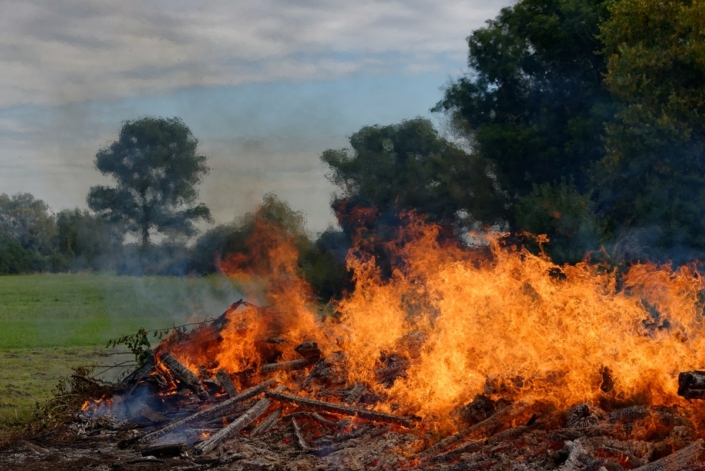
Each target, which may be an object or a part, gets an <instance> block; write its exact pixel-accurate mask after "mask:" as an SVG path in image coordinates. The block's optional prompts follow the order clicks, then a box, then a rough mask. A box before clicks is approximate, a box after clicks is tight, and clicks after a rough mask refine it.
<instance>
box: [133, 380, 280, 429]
mask: <svg viewBox="0 0 705 471" xmlns="http://www.w3.org/2000/svg"><path fill="white" fill-rule="evenodd" d="M274 382H275V380H274V379H268V380H267V381H264V382H263V383H260V384H258V385H257V386H254V387H252V388H250V389H247V390H245V391H243V392H241V393H240V394H238V395H237V396H235V397H233V398H230V399H228V400H227V401H225V402H221V403H220V404H217V405H215V406H213V407H211V408H209V409H206V410H204V411H201V412H197V413H195V414H192V415H189V416H188V417H185V418H183V419H180V420H177V421H175V422H172V423H170V424H169V425H167V426H166V427H163V428H161V429H159V430H156V431H154V432H152V433H148V434H147V435H145V436H143V437H142V438H140V439H139V441H140V443H151V442H153V441H155V440H157V439H159V438H161V437H164V436H165V435H168V434H169V433H171V432H173V431H176V430H178V429H179V428H181V427H183V426H185V425H189V424H191V423H194V422H197V421H208V420H212V419H216V418H220V417H222V416H225V415H228V414H230V413H231V412H232V411H233V410H234V409H235V408H236V407H237V406H238V404H239V403H240V402H242V401H246V400H247V399H250V398H251V397H255V396H256V395H258V394H261V393H262V392H264V391H265V390H266V389H268V388H269V387H270V386H271V385H273V384H274Z"/></svg>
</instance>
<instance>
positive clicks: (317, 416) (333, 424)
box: [311, 412, 338, 428]
mask: <svg viewBox="0 0 705 471" xmlns="http://www.w3.org/2000/svg"><path fill="white" fill-rule="evenodd" d="M311 417H312V418H313V420H315V421H316V422H318V423H319V424H321V425H326V426H328V427H331V428H338V422H334V421H332V420H328V419H326V418H325V417H323V416H322V415H321V414H319V413H318V412H313V413H311Z"/></svg>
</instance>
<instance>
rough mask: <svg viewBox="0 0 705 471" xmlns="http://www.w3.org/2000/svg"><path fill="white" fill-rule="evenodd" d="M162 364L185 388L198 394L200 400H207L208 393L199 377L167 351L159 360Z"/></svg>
mask: <svg viewBox="0 0 705 471" xmlns="http://www.w3.org/2000/svg"><path fill="white" fill-rule="evenodd" d="M159 359H160V361H161V362H162V364H163V365H164V366H165V367H166V368H167V369H168V370H169V371H170V372H171V374H173V375H174V377H175V378H176V379H178V380H179V381H180V382H181V383H182V384H183V385H184V386H186V387H187V388H189V389H190V390H191V391H193V392H194V393H196V395H197V396H198V397H199V398H200V399H202V400H203V399H207V398H208V393H207V392H206V390H205V389H203V385H202V384H201V381H200V380H199V379H198V376H196V375H195V374H193V373H192V372H191V370H189V369H188V368H186V367H185V366H184V364H183V363H181V362H180V361H179V360H177V359H176V357H174V356H173V355H172V354H171V353H169V352H167V351H165V352H164V353H163V354H162V355H161V357H160V358H159Z"/></svg>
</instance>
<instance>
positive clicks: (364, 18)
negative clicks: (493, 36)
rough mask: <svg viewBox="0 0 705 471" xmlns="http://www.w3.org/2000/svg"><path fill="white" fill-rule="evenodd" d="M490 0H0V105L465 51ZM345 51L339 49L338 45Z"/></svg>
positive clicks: (409, 63) (318, 74)
mask: <svg viewBox="0 0 705 471" xmlns="http://www.w3.org/2000/svg"><path fill="white" fill-rule="evenodd" d="M504 3H505V2H504V1H498V0H478V1H475V2H468V1H461V0H446V1H443V2H438V1H437V0H410V1H405V2H399V1H373V0H361V1H357V2H350V1H348V0H328V1H323V0H319V1H310V0H309V1H305V2H302V1H296V2H294V1H290V0H262V1H258V2H251V1H245V0H241V1H231V0H213V1H209V2H207V3H204V2H195V1H193V2H183V3H176V2H168V1H160V0H148V1H142V0H122V1H120V2H105V1H101V0H93V1H85V0H80V1H79V0H22V1H17V0H10V1H5V2H2V5H0V30H1V31H2V35H0V68H2V70H3V74H2V75H1V76H0V107H6V106H11V105H16V104H23V103H32V104H61V103H67V102H72V101H83V100H90V99H95V98H111V97H112V98H114V97H122V96H135V95H140V94H144V93H154V92H156V91H159V92H164V91H167V90H174V89H178V88H181V87H187V86H193V85H206V86H208V85H237V84H243V83H249V82H259V81H275V80H289V79H294V80H306V79H331V78H338V77H342V76H345V75H349V74H351V73H356V72H360V71H373V72H378V71H379V70H380V69H383V66H382V65H381V63H383V62H384V61H383V60H380V57H378V56H379V55H385V54H390V53H394V54H399V55H401V56H403V57H404V63H405V64H406V65H405V66H404V67H405V69H404V70H407V71H409V72H410V73H413V72H414V71H419V70H430V69H432V68H433V67H439V66H440V64H439V62H438V57H439V55H443V54H453V53H454V52H455V51H458V50H462V49H463V45H462V41H463V38H464V37H465V36H467V34H468V33H469V32H470V31H471V29H472V28H475V27H477V26H480V25H481V24H482V21H483V20H485V19H486V18H488V17H490V16H493V15H494V14H495V13H496V11H497V9H498V7H499V6H501V5H502V4H504ZM341 53H343V54H349V55H351V56H353V57H352V58H351V57H347V58H340V57H338V55H339V54H341Z"/></svg>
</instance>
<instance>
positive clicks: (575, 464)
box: [558, 440, 585, 471]
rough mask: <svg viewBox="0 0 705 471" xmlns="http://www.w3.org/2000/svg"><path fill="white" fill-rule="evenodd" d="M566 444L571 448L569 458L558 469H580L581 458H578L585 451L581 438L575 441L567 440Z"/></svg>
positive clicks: (568, 470) (566, 470) (562, 470)
mask: <svg viewBox="0 0 705 471" xmlns="http://www.w3.org/2000/svg"><path fill="white" fill-rule="evenodd" d="M566 446H568V447H569V449H570V452H569V453H568V459H567V460H566V461H565V463H563V465H562V466H561V467H560V468H558V469H559V470H560V471H573V470H574V469H579V467H580V460H579V459H578V458H579V457H580V455H581V454H583V453H585V449H584V448H583V444H582V443H581V442H580V440H575V441H574V442H566Z"/></svg>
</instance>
